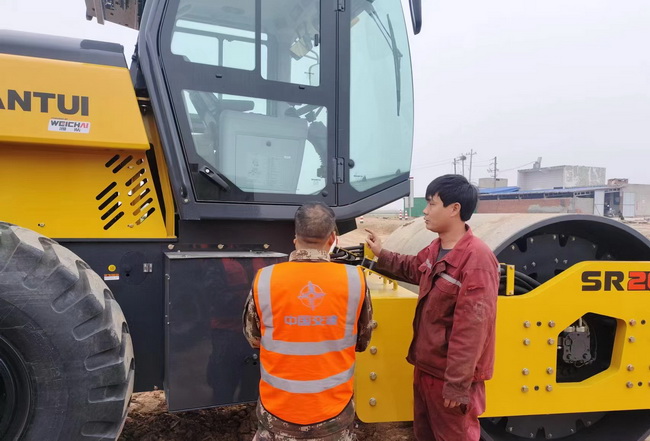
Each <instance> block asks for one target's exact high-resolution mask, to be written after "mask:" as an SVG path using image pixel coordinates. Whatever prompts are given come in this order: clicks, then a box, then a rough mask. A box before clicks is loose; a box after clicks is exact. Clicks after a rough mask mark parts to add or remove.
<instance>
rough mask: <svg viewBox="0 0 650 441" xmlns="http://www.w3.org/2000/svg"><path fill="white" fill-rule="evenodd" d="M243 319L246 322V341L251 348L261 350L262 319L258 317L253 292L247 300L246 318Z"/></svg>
mask: <svg viewBox="0 0 650 441" xmlns="http://www.w3.org/2000/svg"><path fill="white" fill-rule="evenodd" d="M242 319H243V320H242V321H243V322H244V336H245V337H246V340H248V343H249V344H250V345H251V347H253V348H259V347H260V339H261V338H262V333H261V332H260V317H259V316H258V315H257V308H256V307H255V299H254V298H253V292H252V291H251V292H250V293H249V294H248V298H247V299H246V306H245V307H244V316H243V318H242Z"/></svg>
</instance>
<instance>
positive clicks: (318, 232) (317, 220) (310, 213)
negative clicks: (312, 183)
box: [294, 202, 336, 243]
mask: <svg viewBox="0 0 650 441" xmlns="http://www.w3.org/2000/svg"><path fill="white" fill-rule="evenodd" d="M294 220H295V224H296V236H298V237H300V238H301V239H302V240H304V241H305V242H308V243H316V242H322V241H324V240H325V239H327V237H328V236H329V235H330V234H331V233H332V231H336V216H335V214H334V210H332V209H331V208H330V207H328V206H327V205H325V204H324V203H322V202H307V203H306V204H303V205H302V206H301V207H299V208H298V210H296V215H295V217H294Z"/></svg>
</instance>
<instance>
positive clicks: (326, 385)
mask: <svg viewBox="0 0 650 441" xmlns="http://www.w3.org/2000/svg"><path fill="white" fill-rule="evenodd" d="M260 373H261V377H262V380H264V381H266V382H267V383H269V384H270V385H271V386H273V387H275V388H277V389H281V390H283V391H286V392H291V393H294V394H317V393H319V392H323V391H325V390H327V389H331V388H333V387H336V386H338V385H339V384H343V383H346V382H347V381H349V380H350V379H351V378H352V376H353V375H354V364H353V365H352V367H351V368H350V369H348V370H345V371H343V372H341V373H338V374H336V375H332V376H331V377H327V378H324V379H322V380H309V381H300V380H286V379H284V378H280V377H276V376H274V375H271V374H269V373H268V372H266V369H264V366H263V365H262V366H260Z"/></svg>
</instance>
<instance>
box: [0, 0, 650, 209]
mask: <svg viewBox="0 0 650 441" xmlns="http://www.w3.org/2000/svg"><path fill="white" fill-rule="evenodd" d="M265 1H273V0H265ZM404 1H405V4H406V3H408V2H406V0H404ZM423 3H424V4H423V12H424V24H423V30H422V32H421V33H420V34H419V35H418V36H416V37H415V38H413V39H412V40H411V51H412V56H413V72H414V84H415V95H416V98H415V115H416V127H415V148H414V157H413V164H415V166H414V167H413V171H412V174H413V176H414V177H415V183H416V192H415V193H416V196H421V195H422V193H423V192H424V188H425V187H426V184H428V182H429V181H430V180H431V179H433V178H434V177H436V176H438V175H440V174H444V173H450V172H453V165H452V161H453V158H454V157H457V156H460V155H461V154H467V153H469V152H470V150H472V149H473V150H474V152H476V155H474V156H473V170H472V180H474V181H475V180H477V179H478V178H479V177H486V176H488V171H487V169H488V168H489V167H490V163H491V162H492V161H493V160H494V157H496V158H497V169H498V173H497V175H498V176H499V177H502V178H508V180H509V183H510V184H511V185H516V176H517V174H516V170H517V169H518V168H530V167H531V166H532V163H533V162H534V161H535V160H536V159H537V158H538V157H542V166H555V165H586V166H594V167H606V168H607V177H608V178H614V177H616V178H629V179H630V181H631V182H633V183H645V184H650V164H649V163H650V149H649V147H650V49H649V43H650V1H648V0H544V1H532V0H493V1H489V0H435V1H434V0H423ZM407 19H409V20H410V18H409V17H407ZM409 27H410V24H409ZM0 28H4V29H18V30H25V31H35V32H42V33H49V34H57V35H69V36H75V37H82V38H92V39H98V40H105V41H115V42H118V43H121V44H123V45H124V46H125V47H126V48H127V57H128V56H130V55H131V53H132V52H133V45H134V44H135V38H136V32H135V31H132V30H129V29H126V28H123V27H121V26H116V25H111V24H107V25H105V26H100V25H98V24H97V23H96V22H95V21H94V20H93V21H92V22H88V21H86V20H85V4H84V1H83V0H64V1H62V2H53V1H51V0H30V1H25V0H20V1H19V0H0ZM457 167H458V168H457V171H458V172H459V173H460V172H461V168H460V163H459V164H458V166H457ZM465 174H466V175H468V174H469V160H468V161H466V162H465Z"/></svg>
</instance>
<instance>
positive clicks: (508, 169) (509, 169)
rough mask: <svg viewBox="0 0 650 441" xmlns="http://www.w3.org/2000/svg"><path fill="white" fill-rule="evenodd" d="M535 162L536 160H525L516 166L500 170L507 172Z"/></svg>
mask: <svg viewBox="0 0 650 441" xmlns="http://www.w3.org/2000/svg"><path fill="white" fill-rule="evenodd" d="M535 162H537V161H531V162H527V163H525V164H521V165H518V166H516V167H513V168H507V169H505V170H501V171H502V172H507V171H511V170H517V169H520V168H521V167H525V166H527V165H531V164H534V163H535Z"/></svg>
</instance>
